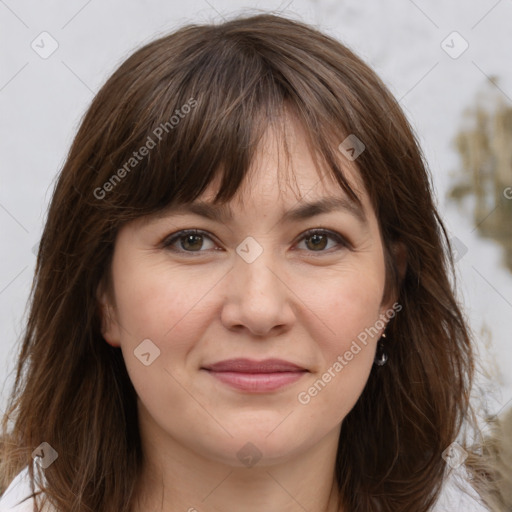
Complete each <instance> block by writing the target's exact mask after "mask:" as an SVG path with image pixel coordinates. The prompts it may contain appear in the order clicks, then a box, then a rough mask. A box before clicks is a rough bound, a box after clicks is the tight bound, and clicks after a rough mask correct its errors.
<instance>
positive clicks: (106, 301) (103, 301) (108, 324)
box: [96, 282, 121, 347]
mask: <svg viewBox="0 0 512 512" xmlns="http://www.w3.org/2000/svg"><path fill="white" fill-rule="evenodd" d="M96 299H97V301H98V306H99V310H100V313H99V314H100V318H101V334H102V336H103V338H104V340H105V341H106V342H107V343H108V344H109V345H111V346H113V347H119V346H120V345H121V337H120V334H121V329H120V328H119V322H118V321H117V315H116V310H115V307H114V306H113V304H112V301H111V299H110V294H109V293H108V290H107V289H106V287H105V285H104V282H101V283H100V284H99V285H98V288H97V290H96Z"/></svg>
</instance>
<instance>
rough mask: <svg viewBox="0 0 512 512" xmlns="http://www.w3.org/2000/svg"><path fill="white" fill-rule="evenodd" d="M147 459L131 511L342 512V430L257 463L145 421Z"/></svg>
mask: <svg viewBox="0 0 512 512" xmlns="http://www.w3.org/2000/svg"><path fill="white" fill-rule="evenodd" d="M140 424H141V425H140V427H141V428H140V431H141V442H142V446H143V454H144V462H143V468H142V472H141V475H140V478H139V482H138V486H137V490H136V492H135V499H134V501H133V503H134V505H133V507H132V512H148V511H151V512H178V511H179V512H185V511H187V512H217V511H218V512H221V511H222V512H225V511H226V510H243V511H244V512H261V511H262V510H265V511H266V512H271V511H272V512H273V511H276V512H277V511H279V512H304V510H315V511H318V512H343V510H344V509H343V508H342V507H341V505H340V498H339V492H338V486H337V483H336V480H335V459H336V448H337V445H338V439H339V428H338V429H336V430H335V431H332V432H330V433H329V434H328V435H327V436H325V437H324V438H323V439H321V440H320V441H319V443H317V444H316V445H315V446H314V447H313V448H311V449H309V450H307V451H306V452H301V453H298V454H296V455H290V456H289V457H288V458H287V459H286V460H280V461H264V459H262V460H261V461H259V462H258V463H257V464H256V465H254V466H252V467H239V466H237V465H230V464H229V461H228V462H224V461H218V460H214V459H212V458H208V457H207V456H206V455H207V454H206V453H204V452H202V451H201V448H200V447H199V445H198V446H197V449H193V450H192V449H188V448H187V447H186V446H184V445H183V443H179V442H177V441H176V440H175V439H173V438H171V437H170V436H169V434H168V433H166V432H163V431H162V430H160V429H158V428H157V426H156V425H155V424H154V423H152V422H151V420H148V419H144V420H140Z"/></svg>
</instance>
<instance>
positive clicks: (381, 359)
mask: <svg viewBox="0 0 512 512" xmlns="http://www.w3.org/2000/svg"><path fill="white" fill-rule="evenodd" d="M383 338H386V333H382V336H381V338H380V340H379V341H378V343H377V352H376V354H375V359H374V361H373V363H374V364H375V365H377V366H384V365H385V364H386V362H387V360H388V354H387V352H386V350H385V347H384V342H383V341H382V339H383Z"/></svg>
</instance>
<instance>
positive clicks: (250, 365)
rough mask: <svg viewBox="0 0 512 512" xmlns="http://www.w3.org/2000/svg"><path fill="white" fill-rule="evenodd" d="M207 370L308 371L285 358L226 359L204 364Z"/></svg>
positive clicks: (247, 371)
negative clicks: (259, 359) (261, 359)
mask: <svg viewBox="0 0 512 512" xmlns="http://www.w3.org/2000/svg"><path fill="white" fill-rule="evenodd" d="M203 368H204V369H205V370H210V371H214V372H239V373H277V372H297V371H307V370H306V369H305V368H303V367H301V366H298V365H296V364H294V363H290V362H289V361H284V360H283V359H264V360H263V361H255V360H252V359H242V358H240V359H226V360H225V361H219V362H218V363H213V364H209V365H205V366H203Z"/></svg>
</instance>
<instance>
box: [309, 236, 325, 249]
mask: <svg viewBox="0 0 512 512" xmlns="http://www.w3.org/2000/svg"><path fill="white" fill-rule="evenodd" d="M325 238H326V237H325V236H324V235H318V234H314V235H311V237H310V239H311V240H315V241H314V242H313V246H314V247H317V248H318V247H320V248H322V249H323V248H324V247H325ZM317 242H320V245H319V244H318V243H317ZM322 242H324V243H323V244H322Z"/></svg>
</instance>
